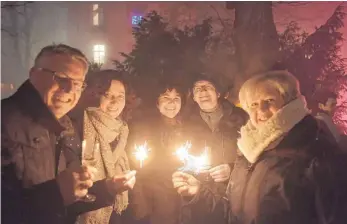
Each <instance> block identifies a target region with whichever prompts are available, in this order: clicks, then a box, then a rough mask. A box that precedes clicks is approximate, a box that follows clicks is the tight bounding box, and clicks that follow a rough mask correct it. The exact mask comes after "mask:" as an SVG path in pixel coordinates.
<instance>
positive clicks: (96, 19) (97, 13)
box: [92, 4, 104, 26]
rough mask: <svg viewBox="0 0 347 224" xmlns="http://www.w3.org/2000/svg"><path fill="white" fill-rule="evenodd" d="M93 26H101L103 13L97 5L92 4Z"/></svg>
mask: <svg viewBox="0 0 347 224" xmlns="http://www.w3.org/2000/svg"><path fill="white" fill-rule="evenodd" d="M92 12H93V15H92V16H93V25H94V26H101V25H103V20H104V12H103V8H102V7H101V6H100V5H99V4H93V11H92Z"/></svg>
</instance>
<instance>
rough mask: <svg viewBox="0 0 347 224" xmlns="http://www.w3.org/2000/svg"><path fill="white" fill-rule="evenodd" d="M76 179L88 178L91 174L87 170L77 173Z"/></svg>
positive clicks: (83, 179) (90, 177)
mask: <svg viewBox="0 0 347 224" xmlns="http://www.w3.org/2000/svg"><path fill="white" fill-rule="evenodd" d="M77 179H78V180H80V181H85V180H90V179H92V175H91V174H90V173H88V172H83V173H78V174H77Z"/></svg>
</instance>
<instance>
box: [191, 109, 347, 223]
mask: <svg viewBox="0 0 347 224" xmlns="http://www.w3.org/2000/svg"><path fill="white" fill-rule="evenodd" d="M328 135H329V133H326V132H324V131H323V129H320V128H319V127H318V125H317V121H316V120H315V119H314V118H313V117H312V116H310V115H309V116H306V117H305V118H304V119H303V120H302V121H301V122H299V123H298V124H297V125H296V126H295V127H294V128H293V129H292V130H291V131H290V132H289V133H288V134H287V135H286V136H285V137H284V139H283V140H282V141H281V142H280V143H279V145H278V146H277V147H276V148H275V149H273V150H270V151H266V152H264V153H263V154H262V155H261V156H260V157H259V159H258V160H257V162H256V163H254V164H250V163H249V162H248V161H247V160H246V159H245V158H244V157H239V158H238V159H237V161H236V163H235V167H234V170H233V172H232V175H231V178H230V182H229V185H228V188H227V191H226V194H215V193H212V192H211V191H210V190H209V189H208V187H206V186H202V188H201V189H200V191H199V193H198V194H197V195H196V196H195V197H194V198H193V200H191V201H189V202H188V203H187V205H186V206H188V207H192V208H194V209H195V210H197V211H198V212H199V214H204V215H205V216H207V217H208V216H211V215H214V216H219V217H223V219H224V220H223V222H220V223H228V224H277V223H282V224H316V223H319V222H318V215H317V210H316V204H315V203H316V201H315V192H316V191H315V189H316V188H314V184H313V182H312V179H311V178H309V175H308V174H309V173H310V169H309V167H310V164H311V162H312V159H313V158H316V156H319V157H321V158H323V160H324V158H327V157H322V156H324V155H326V154H325V153H324V152H329V151H330V150H333V149H334V148H338V146H337V145H336V142H333V141H330V140H331V139H332V138H331V136H328ZM295 154H297V155H304V156H290V155H295ZM317 158H318V157H317ZM336 162H337V160H336ZM345 162H347V161H345ZM318 164H319V163H318ZM341 164H342V163H341ZM340 173H343V172H342V171H340ZM339 176H341V174H339ZM321 177H323V178H328V175H322V176H321ZM344 179H346V178H344ZM330 183H331V181H323V184H328V185H329V184H330ZM345 183H346V180H344V184H343V185H344V186H346V185H345ZM335 187H336V185H335ZM324 189H330V190H329V191H324V190H323V191H321V193H323V197H322V198H324V199H326V200H328V201H329V200H330V199H331V198H333V197H332V193H333V192H335V190H337V189H334V190H331V189H332V188H324ZM341 192H344V194H341V195H344V196H346V188H344V189H343V190H342V191H341ZM346 199H347V198H344V199H343V198H342V199H340V200H341V201H342V202H343V201H345V200H346ZM328 204H330V201H329V202H328ZM330 205H332V204H330ZM345 205H346V203H344V205H343V206H339V207H338V208H339V209H341V210H340V211H342V210H343V209H344V212H343V211H342V212H339V214H342V215H343V216H344V218H342V219H341V218H340V219H338V221H337V222H334V223H341V224H342V223H345V221H346V220H347V216H346V212H347V208H346V206H345ZM327 207H328V209H330V207H332V206H327ZM204 215H202V218H203V217H204Z"/></svg>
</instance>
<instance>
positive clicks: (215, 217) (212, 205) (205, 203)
mask: <svg viewBox="0 0 347 224" xmlns="http://www.w3.org/2000/svg"><path fill="white" fill-rule="evenodd" d="M181 214H182V216H181V221H182V223H183V224H186V223H228V215H229V201H228V199H227V198H226V196H225V195H222V194H218V193H216V192H215V191H214V190H213V189H211V188H210V187H209V186H208V185H202V186H201V188H200V190H199V192H198V193H197V194H196V195H195V196H194V197H193V198H185V197H183V198H182V208H181Z"/></svg>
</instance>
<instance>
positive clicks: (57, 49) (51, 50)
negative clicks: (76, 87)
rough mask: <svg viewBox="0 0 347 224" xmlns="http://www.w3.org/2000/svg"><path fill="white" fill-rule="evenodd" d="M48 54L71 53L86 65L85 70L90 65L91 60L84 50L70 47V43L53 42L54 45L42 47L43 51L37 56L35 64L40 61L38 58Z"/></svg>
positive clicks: (70, 54)
mask: <svg viewBox="0 0 347 224" xmlns="http://www.w3.org/2000/svg"><path fill="white" fill-rule="evenodd" d="M46 54H64V55H69V56H71V57H72V58H74V59H77V60H79V61H80V62H82V63H83V64H84V65H85V69H86V70H85V71H86V72H87V71H88V66H89V62H88V59H87V57H86V56H85V55H84V54H83V53H82V51H80V50H79V49H77V48H74V47H70V46H68V45H65V44H52V45H48V46H46V47H44V48H42V49H41V51H40V52H39V53H38V55H37V56H36V58H35V65H36V64H37V63H38V60H39V59H40V58H41V57H42V56H44V55H46Z"/></svg>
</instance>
